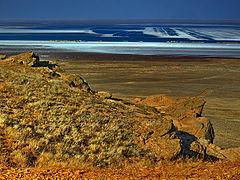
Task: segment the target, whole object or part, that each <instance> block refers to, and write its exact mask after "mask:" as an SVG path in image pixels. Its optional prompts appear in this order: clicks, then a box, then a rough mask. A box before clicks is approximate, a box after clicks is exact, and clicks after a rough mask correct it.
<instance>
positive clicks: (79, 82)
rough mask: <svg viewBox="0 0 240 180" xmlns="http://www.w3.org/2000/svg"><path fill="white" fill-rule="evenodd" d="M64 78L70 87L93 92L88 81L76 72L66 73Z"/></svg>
mask: <svg viewBox="0 0 240 180" xmlns="http://www.w3.org/2000/svg"><path fill="white" fill-rule="evenodd" d="M65 79H66V82H67V84H68V85H69V86H70V87H75V88H78V89H81V90H84V91H87V92H93V91H92V90H91V88H90V86H89V85H88V83H87V82H86V81H85V80H84V79H83V78H82V77H81V76H80V75H78V74H70V75H67V76H66V78H65Z"/></svg>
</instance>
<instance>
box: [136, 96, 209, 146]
mask: <svg viewBox="0 0 240 180" xmlns="http://www.w3.org/2000/svg"><path fill="white" fill-rule="evenodd" d="M140 103H141V104H146V105H149V106H153V107H156V108H157V109H158V110H159V111H160V112H164V113H165V114H166V115H168V116H170V118H171V119H172V120H173V124H174V126H175V127H176V129H177V130H178V131H183V132H187V133H189V134H191V135H193V136H195V137H197V138H205V139H208V140H210V142H213V139H214V130H213V127H212V124H211V122H210V121H209V120H208V119H207V118H205V117H201V114H202V111H203V107H204V104H205V101H204V100H202V99H200V98H198V97H188V98H182V99H174V98H171V97H169V96H166V95H162V94H160V95H154V96H150V97H147V98H146V99H144V100H142V101H141V102H140Z"/></svg>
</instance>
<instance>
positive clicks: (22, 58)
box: [6, 52, 39, 66]
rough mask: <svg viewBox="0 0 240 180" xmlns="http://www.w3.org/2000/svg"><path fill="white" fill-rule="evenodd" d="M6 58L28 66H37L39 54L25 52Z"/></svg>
mask: <svg viewBox="0 0 240 180" xmlns="http://www.w3.org/2000/svg"><path fill="white" fill-rule="evenodd" d="M6 60H10V61H12V62H14V63H18V64H25V65H28V66H37V65H38V63H39V56H38V55H37V54H36V53H33V52H27V53H22V54H18V55H15V56H10V57H8V58H7V59H6Z"/></svg>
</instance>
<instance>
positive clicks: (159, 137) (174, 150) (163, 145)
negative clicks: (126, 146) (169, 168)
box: [135, 118, 182, 160]
mask: <svg viewBox="0 0 240 180" xmlns="http://www.w3.org/2000/svg"><path fill="white" fill-rule="evenodd" d="M138 127H140V128H139V129H138V130H137V131H138V132H139V133H140V136H139V139H138V140H137V141H136V140H135V141H136V143H137V144H138V145H139V146H140V147H142V148H143V149H145V150H146V151H148V152H150V153H151V154H152V155H154V156H155V157H156V158H157V159H158V160H159V159H166V160H172V159H174V158H176V157H177V156H178V155H179V154H180V153H181V150H182V148H181V142H180V139H179V138H178V137H177V136H176V133H175V131H174V126H173V124H172V121H171V120H170V119H165V118H156V119H151V120H149V121H146V120H142V121H141V122H140V124H139V126H138Z"/></svg>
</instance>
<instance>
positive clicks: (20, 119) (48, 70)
mask: <svg viewBox="0 0 240 180" xmlns="http://www.w3.org/2000/svg"><path fill="white" fill-rule="evenodd" d="M204 104H205V101H204V100H202V99H201V98H199V97H189V98H183V99H173V98H171V97H168V96H165V95H156V96H151V97H148V98H146V99H135V101H127V100H122V99H118V98H115V97H112V96H111V94H110V93H108V92H95V91H94V90H92V89H91V88H90V86H89V85H88V83H87V82H85V80H84V79H83V78H82V77H80V76H79V75H74V74H68V73H66V72H65V71H64V70H63V69H61V67H59V66H58V65H57V64H56V63H55V62H51V61H40V60H39V57H38V56H37V54H35V53H33V52H29V53H24V54H20V55H16V56H10V57H6V56H5V55H0V131H1V133H0V142H1V144H0V145H1V148H0V154H1V156H0V160H1V162H2V163H3V164H6V165H8V166H21V167H26V166H28V167H29V166H30V167H31V166H51V165H52V166H57V165H60V166H64V165H65V166H69V165H73V166H77V167H86V166H87V167H101V168H109V167H114V168H119V167H121V168H124V167H126V166H129V164H133V165H138V166H139V167H145V166H152V165H155V164H157V163H159V162H161V161H162V160H175V159H178V158H189V157H193V158H201V159H204V160H217V159H232V160H234V159H236V158H238V157H239V149H229V150H222V149H221V148H219V147H216V146H215V145H213V144H212V143H213V139H214V130H213V127H212V124H211V122H210V121H209V120H208V119H207V118H205V117H201V113H202V110H203V107H204Z"/></svg>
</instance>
